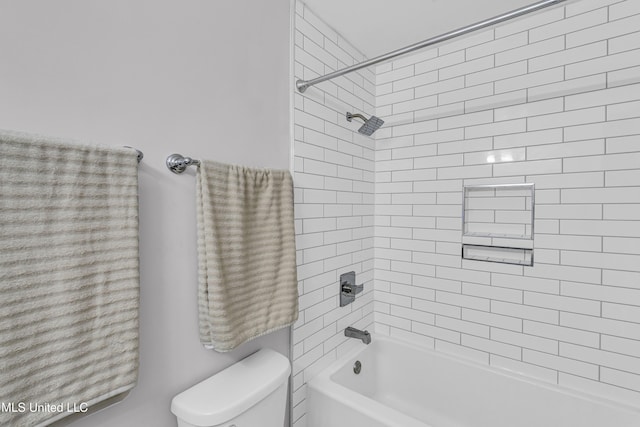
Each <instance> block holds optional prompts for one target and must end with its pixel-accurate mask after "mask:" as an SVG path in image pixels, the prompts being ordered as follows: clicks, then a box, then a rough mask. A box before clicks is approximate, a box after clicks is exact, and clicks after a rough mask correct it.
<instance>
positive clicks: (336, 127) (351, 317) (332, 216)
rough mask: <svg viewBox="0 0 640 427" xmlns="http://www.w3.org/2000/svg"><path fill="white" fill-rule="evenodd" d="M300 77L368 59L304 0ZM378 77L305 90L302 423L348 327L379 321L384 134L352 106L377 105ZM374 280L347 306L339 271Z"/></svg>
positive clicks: (300, 139) (299, 11)
mask: <svg viewBox="0 0 640 427" xmlns="http://www.w3.org/2000/svg"><path fill="white" fill-rule="evenodd" d="M294 50H295V51H294V59H295V76H296V79H298V78H304V79H310V78H314V77H317V76H319V75H321V74H326V73H329V72H331V71H334V70H336V69H337V68H343V67H346V66H349V65H352V64H353V63H355V62H359V61H362V60H363V56H362V54H360V53H359V52H358V51H357V50H355V49H354V48H353V47H352V46H351V45H350V44H349V43H347V42H346V41H345V40H344V39H343V38H342V37H340V36H339V35H338V34H337V33H336V32H335V31H333V30H332V29H331V28H329V27H328V26H327V25H326V24H324V23H323V22H322V21H321V20H320V19H318V18H317V17H316V16H315V15H314V14H313V13H312V12H311V11H310V10H309V9H308V8H306V7H305V6H304V5H303V4H302V3H300V2H297V3H296V13H295V46H294ZM374 102H375V75H374V74H373V72H371V71H368V70H364V71H363V72H361V73H352V74H350V75H348V76H346V77H342V78H338V79H334V80H332V81H329V82H325V83H322V84H320V85H318V86H315V87H313V88H311V89H309V90H307V91H306V92H305V94H304V96H303V95H301V94H299V93H296V94H295V103H294V107H295V110H294V124H295V141H294V156H295V157H294V162H295V164H294V172H295V173H294V182H295V213H296V235H297V238H296V245H297V249H298V279H299V291H300V318H299V320H298V322H297V323H296V324H295V326H294V330H293V339H292V345H293V387H292V390H293V395H292V408H293V409H292V418H291V419H292V420H293V425H294V426H296V427H302V426H304V425H305V412H306V409H305V408H306V406H305V395H306V386H305V383H306V381H307V380H308V379H309V377H310V376H312V375H313V374H314V373H316V372H318V370H321V369H322V368H323V367H325V366H326V365H327V364H328V363H330V362H331V361H333V360H335V359H336V357H337V356H338V355H339V354H340V353H341V352H343V351H345V350H347V349H348V348H350V347H351V346H353V345H354V344H355V341H354V340H349V341H347V339H346V338H345V337H344V329H345V328H346V327H347V326H355V327H357V328H362V329H366V328H369V329H372V328H373V232H374V226H373V218H374V207H373V199H374V157H375V152H374V140H373V139H372V138H368V137H365V136H362V135H360V134H358V133H357V132H355V131H354V130H357V129H358V128H359V127H360V124H358V123H356V122H355V121H354V122H353V123H349V122H347V121H346V119H345V113H346V112H347V111H350V112H359V113H364V114H371V113H373V109H374V107H373V106H374ZM352 270H353V271H355V272H356V278H357V283H358V284H362V283H364V285H365V291H364V292H363V293H362V294H360V295H358V298H357V300H356V302H355V303H353V304H351V305H349V306H346V307H342V308H341V307H339V302H338V277H339V275H340V274H341V273H345V272H348V271H352Z"/></svg>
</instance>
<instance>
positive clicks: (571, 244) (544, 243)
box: [535, 205, 602, 252]
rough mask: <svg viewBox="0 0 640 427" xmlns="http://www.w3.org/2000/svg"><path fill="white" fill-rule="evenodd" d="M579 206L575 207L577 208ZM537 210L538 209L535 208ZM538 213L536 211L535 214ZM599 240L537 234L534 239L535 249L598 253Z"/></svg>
mask: <svg viewBox="0 0 640 427" xmlns="http://www.w3.org/2000/svg"><path fill="white" fill-rule="evenodd" d="M579 207H580V205H578V206H577V208H579ZM536 209H539V208H536ZM537 212H538V211H536V213H537ZM601 240H602V239H601V238H600V237H596V236H567V235H556V234H538V235H536V237H535V247H536V249H538V248H546V249H574V250H582V251H594V252H600V251H601V250H602V244H601Z"/></svg>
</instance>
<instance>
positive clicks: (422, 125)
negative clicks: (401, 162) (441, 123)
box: [393, 120, 438, 137]
mask: <svg viewBox="0 0 640 427" xmlns="http://www.w3.org/2000/svg"><path fill="white" fill-rule="evenodd" d="M436 130H438V124H437V121H436V120H430V121H425V122H417V123H411V124H406V125H400V126H394V127H393V136H394V137H395V136H404V135H412V134H416V133H423V132H433V131H436Z"/></svg>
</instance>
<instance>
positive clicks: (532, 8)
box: [296, 0, 567, 93]
mask: <svg viewBox="0 0 640 427" xmlns="http://www.w3.org/2000/svg"><path fill="white" fill-rule="evenodd" d="M565 1H567V0H543V1H541V2H538V3H534V4H531V5H529V6H525V7H522V8H520V9H516V10H512V11H511V12H507V13H505V14H503V15H500V16H495V17H493V18H490V19H487V20H485V21H480V22H476V23H475V24H472V25H468V26H466V27H462V28H458V29H457V30H453V31H450V32H448V33H445V34H441V35H439V36H436V37H432V38H429V39H427V40H423V41H421V42H418V43H414V44H412V45H409V46H406V47H403V48H401V49H397V50H394V51H392V52H389V53H385V54H384V55H380V56H376V57H375V58H372V59H369V60H367V61H364V62H360V63H359V64H355V65H352V66H350V67H347V68H343V69H342V70H337V71H334V72H333V73H329V74H326V75H324V76H320V77H317V78H315V79H312V80H298V81H296V88H297V89H298V91H299V92H300V93H303V92H304V91H305V90H307V89H308V88H309V87H310V86H313V85H316V84H318V83H321V82H324V81H326V80H331V79H333V78H336V77H340V76H343V75H345V74H348V73H351V72H353V71H357V70H360V69H362V68H366V67H370V66H371V65H375V64H379V63H380V62H384V61H388V60H389V59H392V58H395V57H397V56H400V55H405V54H407V53H409V52H413V51H415V50H418V49H422V48H424V47H427V46H431V45H434V44H436V43H440V42H443V41H446V40H450V39H452V38H455V37H458V36H462V35H464V34H467V33H471V32H473V31H476V30H480V29H482V28H486V27H490V26H491V25H496V24H500V23H502V22H504V21H508V20H510V19H513V18H517V17H519V16H522V15H526V14H527V13H531V12H536V11H538V10H540V9H543V8H545V7H548V6H551V5H554V4H557V3H562V2H565Z"/></svg>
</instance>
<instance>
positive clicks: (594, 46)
mask: <svg viewBox="0 0 640 427" xmlns="http://www.w3.org/2000/svg"><path fill="white" fill-rule="evenodd" d="M605 55H607V42H606V41H604V40H603V41H600V42H597V43H591V44H588V45H585V46H579V47H576V48H573V49H566V50H562V51H560V52H556V53H552V54H549V55H544V56H539V57H537V58H531V59H529V72H532V71H540V70H545V69H548V68H553V67H558V66H560V65H566V64H573V63H574V62H580V61H586V60H589V59H593V58H599V57H601V56H605Z"/></svg>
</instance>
